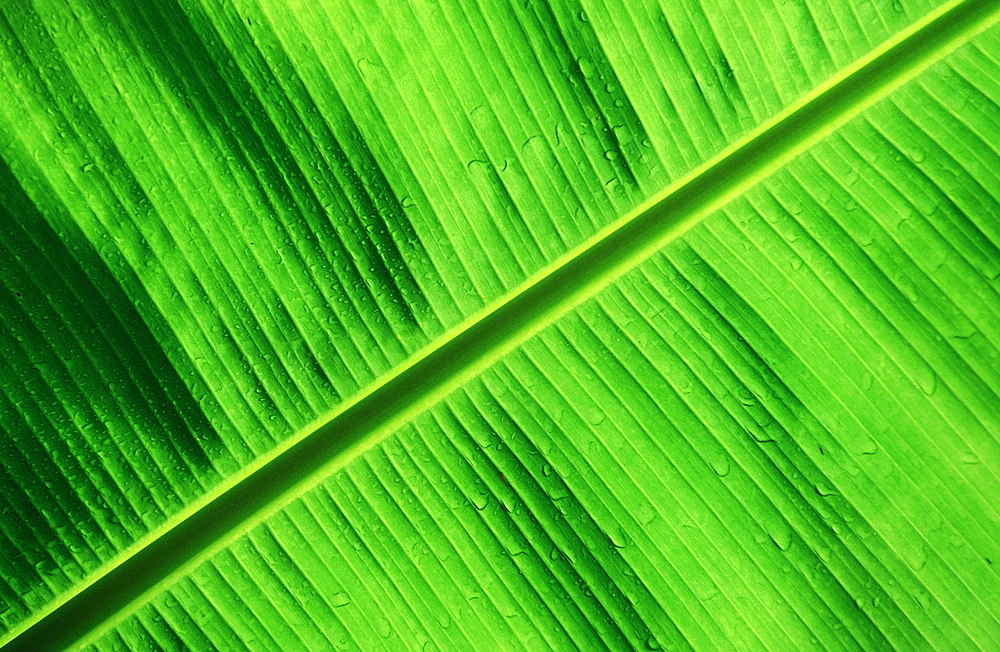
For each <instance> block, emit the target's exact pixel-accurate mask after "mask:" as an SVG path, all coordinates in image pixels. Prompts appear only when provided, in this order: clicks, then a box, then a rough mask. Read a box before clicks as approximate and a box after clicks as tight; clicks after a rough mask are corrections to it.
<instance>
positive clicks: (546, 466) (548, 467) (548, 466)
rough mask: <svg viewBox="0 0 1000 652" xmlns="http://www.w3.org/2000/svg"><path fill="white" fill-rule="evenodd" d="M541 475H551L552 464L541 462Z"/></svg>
mask: <svg viewBox="0 0 1000 652" xmlns="http://www.w3.org/2000/svg"><path fill="white" fill-rule="evenodd" d="M542 475H544V476H546V477H548V476H551V475H552V465H551V464H542Z"/></svg>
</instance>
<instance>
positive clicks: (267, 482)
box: [3, 0, 1000, 651]
mask: <svg viewBox="0 0 1000 652" xmlns="http://www.w3.org/2000/svg"><path fill="white" fill-rule="evenodd" d="M998 18H1000V2H997V0H958V1H955V2H951V3H948V4H946V5H945V6H943V7H942V8H941V9H939V10H938V11H935V12H934V13H932V14H931V15H928V16H927V17H925V18H924V19H922V20H920V21H918V22H917V23H915V24H914V25H912V26H910V27H909V28H907V29H906V30H903V31H902V32H900V33H899V34H897V35H896V36H895V37H894V38H893V39H890V40H889V41H888V42H886V43H885V44H883V45H881V46H879V47H878V48H876V49H875V50H873V51H872V52H871V53H870V54H869V55H867V56H866V57H864V58H862V59H860V60H859V61H858V62H856V63H854V64H852V65H851V66H849V67H848V68H845V69H844V70H842V71H841V72H840V73H838V74H837V75H835V76H834V77H833V78H831V79H830V80H828V81H827V82H825V83H824V84H822V85H821V86H819V87H818V88H816V89H814V90H813V91H812V92H810V93H808V94H807V95H806V96H805V97H803V98H802V99H801V100H799V101H798V102H796V103H794V104H792V105H791V106H790V107H788V108H787V109H785V110H784V111H782V112H781V113H780V114H779V115H778V116H776V117H774V118H772V119H771V120H769V121H767V122H765V123H764V124H763V125H761V126H760V127H758V128H757V129H755V130H754V131H753V132H751V133H750V134H749V135H748V136H746V137H744V138H743V139H741V140H740V141H738V142H737V143H735V144H733V145H732V146H730V147H728V148H727V149H725V150H724V151H723V152H721V153H720V154H718V155H716V156H715V157H713V158H712V159H710V160H709V161H707V162H706V163H704V164H702V165H701V166H699V167H698V168H696V169H695V170H693V171H692V172H690V173H689V174H688V175H686V176H685V177H683V178H682V179H680V180H678V181H677V182H675V183H673V184H671V185H670V186H668V187H667V188H666V189H665V190H664V191H662V192H661V193H660V194H658V195H657V196H655V197H653V198H651V199H650V200H648V201H646V202H645V203H643V204H642V205H640V206H639V207H638V208H636V209H634V210H633V211H631V212H630V213H628V214H627V215H625V216H624V217H622V218H621V219H619V220H617V221H616V222H615V223H613V224H612V225H610V226H608V227H607V228H605V229H603V230H602V231H600V232H599V233H598V234H596V235H595V236H593V237H592V238H590V239H589V240H588V241H587V242H585V243H584V244H583V245H581V246H580V247H578V248H576V249H575V250H573V251H571V252H569V253H567V254H566V255H564V256H562V257H560V258H559V259H557V260H556V261H555V262H553V263H552V264H550V265H549V266H547V267H546V268H545V269H544V270H542V271H540V272H539V273H537V274H535V275H534V276H532V277H531V278H530V279H528V281H526V282H525V283H524V284H523V285H522V286H521V287H520V288H519V289H518V290H516V291H515V292H513V293H511V294H510V295H508V296H507V297H505V298H503V299H502V300H501V301H499V302H497V303H496V304H494V305H492V306H490V307H488V308H487V309H485V310H483V311H481V312H479V313H477V314H476V315H474V316H473V317H471V318H470V319H469V320H467V321H466V322H465V323H464V324H462V325H460V326H459V327H457V328H455V329H453V330H451V331H450V332H449V333H447V334H446V335H445V336H443V337H441V338H439V339H438V340H437V342H435V343H434V344H433V345H431V346H430V347H429V348H427V349H425V350H424V351H423V352H421V353H419V354H418V355H416V356H414V357H413V358H412V359H411V360H410V361H408V362H407V363H406V364H404V365H403V366H401V367H400V368H399V369H397V370H396V371H394V372H393V373H391V374H390V375H389V376H387V377H386V378H384V379H383V380H382V381H380V382H379V383H377V384H376V385H375V386H374V387H371V388H369V389H368V390H367V391H365V392H364V393H362V394H361V395H360V396H358V397H356V398H355V399H353V400H351V401H350V402H348V403H347V404H346V405H344V406H341V407H339V408H337V409H336V410H335V411H334V412H332V413H330V414H327V415H325V416H324V417H322V418H320V419H318V420H317V421H316V422H314V423H313V424H311V425H310V426H309V427H307V428H305V429H304V430H302V431H301V432H300V433H299V434H298V435H296V436H294V437H292V438H290V439H289V440H287V441H286V442H284V443H283V444H281V445H279V446H278V447H277V448H276V449H275V450H273V451H272V452H271V453H269V454H267V455H265V456H263V457H262V458H260V459H259V460H257V461H256V462H254V463H253V464H251V465H250V466H248V467H247V468H246V469H244V470H243V471H241V472H240V473H239V474H237V475H236V476H234V477H232V478H230V479H228V480H227V481H225V482H223V483H222V484H221V485H220V486H218V487H216V488H215V489H214V490H212V491H211V492H209V493H208V494H207V495H206V496H205V497H204V498H202V499H201V500H199V501H196V502H195V503H193V504H192V505H190V506H189V507H188V508H186V509H184V510H182V511H181V512H180V513H178V514H177V515H175V516H174V517H173V518H171V519H170V520H169V521H168V522H167V523H166V524H165V525H164V526H162V527H161V528H159V529H158V530H156V531H154V532H153V533H151V534H150V535H149V536H147V537H146V538H145V539H143V540H142V541H140V542H139V543H137V544H136V545H134V546H132V547H131V548H129V549H128V550H126V551H125V552H124V553H123V554H122V555H120V556H119V557H117V558H116V559H115V560H112V561H111V562H109V563H108V564H106V565H105V566H103V567H102V568H101V569H99V570H98V571H97V572H96V573H94V574H93V575H92V576H91V577H90V578H89V579H88V580H87V581H86V582H85V583H82V584H81V585H80V586H78V587H76V588H75V589H74V590H72V591H71V592H69V593H68V594H66V595H64V596H61V597H60V598H59V599H57V600H56V601H55V602H54V603H53V604H52V605H50V606H49V607H48V608H47V609H46V610H44V611H42V612H39V613H38V614H36V616H35V617H33V618H31V619H29V620H28V621H27V622H25V623H23V624H22V625H21V626H20V627H18V628H17V629H15V630H14V631H13V632H12V633H11V634H10V636H9V637H8V638H7V640H6V641H5V643H4V645H3V648H4V649H5V650H33V651H37V650H48V649H64V648H66V647H69V646H72V645H74V644H80V643H83V642H86V641H91V640H93V639H95V638H96V637H97V636H98V635H100V634H101V633H102V632H103V631H105V630H106V629H108V628H109V627H111V626H113V625H114V624H115V623H117V622H119V621H120V620H121V619H123V618H124V617H126V616H127V615H128V614H129V613H130V612H131V608H132V607H135V606H138V605H139V604H141V603H142V602H143V601H145V600H146V599H147V598H148V597H150V596H151V595H152V594H154V593H155V592H156V591H158V590H160V589H162V588H165V587H166V586H168V585H169V584H171V583H172V582H173V581H174V580H176V579H178V578H179V577H180V576H182V575H184V574H186V573H187V572H189V571H190V570H191V569H193V568H194V567H196V566H197V565H198V564H200V563H201V562H202V561H205V560H207V559H208V558H210V557H211V556H212V555H214V554H215V553H217V552H218V551H219V550H221V549H222V548H224V547H225V546H226V545H228V544H229V543H231V542H232V541H234V540H235V539H237V538H238V537H240V536H242V535H243V534H245V533H246V532H248V531H249V530H250V529H252V528H253V527H255V526H256V525H258V524H260V523H261V522H262V521H264V520H265V519H266V518H267V517H268V516H270V515H272V514H273V513H274V512H276V511H277V510H279V509H281V508H282V507H284V506H285V505H287V504H288V503H289V502H291V501H292V500H294V499H295V498H297V497H299V496H301V495H302V494H304V493H305V492H307V491H308V490H309V489H311V488H312V487H313V486H315V485H316V484H317V483H318V482H320V481H321V480H322V479H324V478H325V477H327V476H328V475H329V473H331V472H332V471H334V470H336V469H337V468H340V467H342V466H344V465H345V464H347V462H349V461H350V460H351V459H353V458H355V457H356V456H358V455H360V454H361V453H363V452H364V451H366V450H368V449H369V448H371V447H373V446H374V445H376V444H377V443H378V442H379V441H381V440H382V439H383V438H384V437H385V436H387V435H388V434H390V433H392V432H393V431H395V430H396V429H397V428H398V427H400V426H402V425H403V424H405V423H406V422H407V421H409V420H410V419H412V418H413V417H414V416H416V415H417V414H419V413H421V412H423V411H424V410H426V409H427V408H429V407H431V406H432V405H433V404H434V403H436V402H437V401H439V400H440V399H442V398H443V397H445V396H446V395H447V394H448V393H450V392H451V391H453V390H454V389H456V388H458V387H459V386H461V385H462V384H463V383H465V382H466V381H468V380H470V379H471V378H473V377H474V376H476V375H477V374H478V373H480V372H481V371H483V370H484V369H486V368H487V367H488V366H490V365H491V364H492V363H493V362H495V361H497V360H498V359H500V358H501V357H502V356H504V355H505V354H506V353H508V352H510V351H511V350H513V349H514V348H516V347H517V346H519V345H520V344H521V343H523V342H524V341H526V340H527V339H528V338H530V337H531V336H533V335H534V334H536V333H537V332H539V331H540V330H542V329H543V328H545V327H546V326H548V325H550V324H552V323H553V322H555V321H556V320H557V319H558V318H559V317H560V316H562V315H564V314H565V313H566V312H568V311H570V310H571V309H573V308H574V307H575V306H577V305H579V304H580V303H582V302H583V301H585V300H587V299H588V298H590V297H592V296H593V295H594V294H596V293H597V292H598V291H600V290H601V289H602V288H603V287H605V286H606V285H608V284H609V283H611V282H612V281H614V280H615V279H617V278H618V277H620V276H621V275H622V274H624V273H625V272H627V271H628V270H629V269H632V268H633V267H635V266H636V265H637V264H639V263H640V262H642V261H643V260H645V259H646V258H648V257H649V256H651V255H652V254H654V253H655V252H656V251H658V250H660V249H661V248H662V247H663V246H664V245H665V244H666V243H667V242H669V241H671V240H672V239H674V238H676V237H677V236H679V235H680V234H682V233H683V232H685V231H686V230H688V229H689V228H691V227H692V226H694V225H695V224H696V223H697V222H698V221H699V220H700V219H702V218H704V217H705V216H707V215H709V214H711V213H712V212H713V211H715V210H717V209H719V208H721V207H722V206H724V205H725V204H726V203H728V202H729V201H731V200H732V199H734V198H735V197H737V196H739V195H741V194H742V193H744V192H745V191H746V190H748V189H749V188H751V187H752V186H754V185H755V184H756V183H758V182H759V181H761V180H762V179H764V178H765V177H767V176H768V175H770V174H771V173H773V172H774V171H776V170H777V169H778V168H780V167H782V166H783V165H785V164H786V163H788V162H789V161H790V160H791V159H793V158H794V157H795V156H797V155H798V154H800V153H802V152H803V151H805V150H806V149H808V148H809V147H811V146H812V145H813V144H815V143H816V142H818V141H819V140H820V139H822V138H823V137H825V136H826V135H828V134H829V133H831V132H832V131H833V130H835V129H836V128H838V127H839V126H841V125H842V124H844V123H845V122H846V121H847V120H849V119H850V118H851V117H853V116H855V115H857V114H858V113H859V112H860V111H862V110H863V109H865V108H866V107H868V106H870V105H871V104H873V103H874V102H876V101H877V100H879V99H881V98H882V97H884V96H885V95H887V94H888V93H890V92H892V91H893V90H894V89H896V88H897V87H899V86H900V85H901V84H903V83H904V82H906V81H907V80H909V79H911V78H912V77H914V76H915V75H916V74H918V73H919V72H920V71H922V70H923V69H925V68H926V67H928V66H929V65H931V64H932V63H934V62H935V61H938V60H939V59H941V58H942V57H943V56H945V55H946V54H947V53H949V52H950V51H952V50H953V49H954V48H956V47H958V46H959V45H961V44H962V43H964V42H965V41H967V40H968V39H970V38H971V37H972V36H974V35H975V34H977V33H978V32H980V31H982V30H983V29H985V28H987V27H988V26H989V25H990V24H992V23H993V22H994V21H996V20H997V19H998Z"/></svg>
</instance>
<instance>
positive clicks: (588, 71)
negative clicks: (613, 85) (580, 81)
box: [576, 57, 594, 79]
mask: <svg viewBox="0 0 1000 652" xmlns="http://www.w3.org/2000/svg"><path fill="white" fill-rule="evenodd" d="M576 65H577V66H579V67H580V73H581V74H582V75H583V77H584V79H590V78H591V77H593V76H594V64H593V63H592V62H591V61H590V59H588V58H587V57H580V58H579V59H577V60H576Z"/></svg>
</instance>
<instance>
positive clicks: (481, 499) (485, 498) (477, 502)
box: [472, 493, 490, 511]
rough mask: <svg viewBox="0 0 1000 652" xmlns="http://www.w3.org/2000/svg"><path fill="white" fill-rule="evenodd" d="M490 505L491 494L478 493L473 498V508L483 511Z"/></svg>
mask: <svg viewBox="0 0 1000 652" xmlns="http://www.w3.org/2000/svg"><path fill="white" fill-rule="evenodd" d="M489 504H490V496H489V494H483V493H477V494H473V496H472V506H473V507H475V508H476V509H478V510H480V511H482V510H484V509H486V506H487V505H489Z"/></svg>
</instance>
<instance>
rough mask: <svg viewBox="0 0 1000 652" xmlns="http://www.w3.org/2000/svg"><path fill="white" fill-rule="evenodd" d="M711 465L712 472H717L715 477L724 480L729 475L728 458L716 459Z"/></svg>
mask: <svg viewBox="0 0 1000 652" xmlns="http://www.w3.org/2000/svg"><path fill="white" fill-rule="evenodd" d="M709 465H710V466H711V467H712V470H713V471H715V475H717V476H719V477H720V478H724V477H726V476H727V475H729V471H730V466H729V458H728V457H721V456H720V457H718V458H715V459H713V460H712V461H711V462H709Z"/></svg>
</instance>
